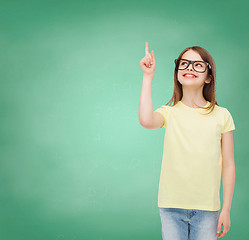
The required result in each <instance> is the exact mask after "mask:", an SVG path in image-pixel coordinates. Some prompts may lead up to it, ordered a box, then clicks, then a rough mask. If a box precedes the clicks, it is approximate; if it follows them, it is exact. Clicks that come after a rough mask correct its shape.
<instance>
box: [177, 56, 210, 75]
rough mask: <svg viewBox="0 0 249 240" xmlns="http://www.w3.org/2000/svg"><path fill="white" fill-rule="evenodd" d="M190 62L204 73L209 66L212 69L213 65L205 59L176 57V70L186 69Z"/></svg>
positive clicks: (195, 68) (198, 70)
mask: <svg viewBox="0 0 249 240" xmlns="http://www.w3.org/2000/svg"><path fill="white" fill-rule="evenodd" d="M190 63H191V64H192V67H193V69H194V70H195V71H196V72H200V73H203V72H205V71H206V69H207V67H208V68H209V70H211V65H210V64H209V63H207V62H204V61H190V60H188V59H183V58H182V59H175V67H176V70H185V69H186V68H187V67H188V66H189V65H190Z"/></svg>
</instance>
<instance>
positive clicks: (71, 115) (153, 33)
mask: <svg viewBox="0 0 249 240" xmlns="http://www.w3.org/2000/svg"><path fill="white" fill-rule="evenodd" d="M0 3H1V5H0V6H1V7H0V44H1V48H0V50H1V54H0V56H1V58H0V59H1V64H0V68H1V71H0V73H1V78H0V79H1V80H0V81H1V87H0V91H1V94H0V96H1V101H0V104H1V124H0V134H1V137H0V142H1V144H0V147H1V149H0V153H1V155H0V178H1V181H0V201H1V202H0V239H1V240H59V239H60V240H78V239H86V240H105V239H108V240H111V239H119V240H122V239H124V240H126V239H129V240H133V239H134V240H139V239H143V240H146V239H148V240H154V239H162V238H161V222H160V216H159V209H158V206H157V193H158V184H159V177H160V176H159V175H160V168H161V160H162V153H163V152H162V151H163V137H164V132H165V129H158V130H147V129H145V128H143V127H142V126H141V125H140V124H139V119H138V106H139V98H140V93H141V86H142V76H143V75H142V71H141V69H140V66H139V62H140V60H141V59H142V58H143V57H144V54H145V52H144V49H145V42H146V41H148V43H149V48H150V49H149V50H150V51H151V50H154V53H155V58H156V72H155V76H154V80H153V87H152V96H153V109H154V110H155V109H156V108H158V107H160V106H161V105H163V104H165V103H166V102H168V101H169V99H170V98H171V97H172V94H173V74H174V62H173V61H174V59H175V58H177V57H178V55H179V54H180V52H181V51H182V50H183V49H185V48H186V47H189V46H194V45H198V46H201V47H203V48H205V49H206V50H208V51H209V52H210V54H211V55H212V56H213V58H214V60H215V63H216V68H217V89H216V94H217V102H218V104H219V105H220V106H222V107H226V108H227V109H228V110H229V111H230V113H231V114H232V116H233V119H234V123H235V127H236V130H235V131H234V150H235V164H236V182H235V190H234V196H233V201H232V208H231V227H230V231H229V232H228V233H227V235H226V236H225V237H224V238H223V239H236V240H239V239H243V240H244V239H246V237H248V234H249V229H248V226H247V224H248V223H247V222H248V210H249V205H248V200H249V198H248V183H247V180H248V153H249V152H248V126H247V125H248V124H246V121H247V117H248V101H249V95H248V87H249V80H248V54H249V49H248V38H249V17H248V12H249V3H248V1H246V0H245V1H214V0H211V1H197V2H191V1H182V0H180V1H147V0H145V1H134V0H133V1H73V0H71V1H58V0H55V1H44V0H43V1H26V0H25V1H12V0H10V1H7V0H6V1H0ZM221 205H222V186H221Z"/></svg>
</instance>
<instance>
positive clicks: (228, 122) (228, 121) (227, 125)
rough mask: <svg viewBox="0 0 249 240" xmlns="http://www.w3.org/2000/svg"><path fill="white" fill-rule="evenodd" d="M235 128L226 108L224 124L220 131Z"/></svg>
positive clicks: (223, 131)
mask: <svg viewBox="0 0 249 240" xmlns="http://www.w3.org/2000/svg"><path fill="white" fill-rule="evenodd" d="M234 129H235V125H234V121H233V117H232V115H231V113H230V112H229V111H228V110H227V109H226V110H225V115H224V124H223V127H222V131H221V133H225V132H229V131H232V130H234Z"/></svg>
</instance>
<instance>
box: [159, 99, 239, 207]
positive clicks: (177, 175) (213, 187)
mask: <svg viewBox="0 0 249 240" xmlns="http://www.w3.org/2000/svg"><path fill="white" fill-rule="evenodd" d="M208 104H210V102H209V101H207V104H206V106H208ZM209 111H210V110H204V109H200V108H192V107H189V106H187V105H185V104H184V103H183V102H182V101H178V102H177V104H176V105H175V106H173V107H171V106H166V105H163V106H161V107H160V108H158V109H156V110H155V112H158V113H160V114H162V116H163V117H164V124H163V126H162V127H164V128H165V136H164V148H163V158H162V165H161V174H160V182H159V191H158V207H161V208H184V209H199V210H209V211H217V210H219V209H220V195H219V192H220V180H221V171H222V154H221V135H222V133H225V132H228V131H231V130H234V129H235V125H234V121H233V118H232V116H231V114H230V112H229V111H228V110H227V109H226V108H224V107H220V106H217V105H215V108H214V110H213V111H212V112H211V113H209V114H208V115H202V114H201V113H207V112H209ZM162 127H161V128H162Z"/></svg>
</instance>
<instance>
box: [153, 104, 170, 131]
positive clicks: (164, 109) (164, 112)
mask: <svg viewBox="0 0 249 240" xmlns="http://www.w3.org/2000/svg"><path fill="white" fill-rule="evenodd" d="M154 112H158V113H160V114H161V115H162V116H163V118H164V122H163V125H162V126H161V127H160V128H162V127H164V128H165V127H166V124H167V116H168V107H167V106H166V105H162V106H161V107H160V108H157V109H156V110H155V111H154Z"/></svg>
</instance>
